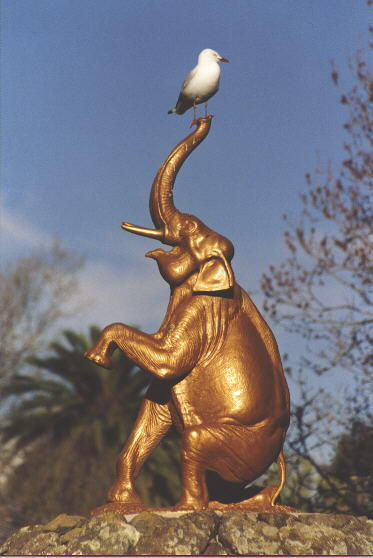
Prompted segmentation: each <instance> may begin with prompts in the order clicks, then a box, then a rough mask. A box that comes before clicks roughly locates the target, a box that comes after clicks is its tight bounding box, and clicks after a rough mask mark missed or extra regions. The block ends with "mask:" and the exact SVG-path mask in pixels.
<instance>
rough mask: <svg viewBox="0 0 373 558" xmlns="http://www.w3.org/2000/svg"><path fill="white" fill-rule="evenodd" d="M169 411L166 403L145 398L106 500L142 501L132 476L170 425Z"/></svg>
mask: <svg viewBox="0 0 373 558" xmlns="http://www.w3.org/2000/svg"><path fill="white" fill-rule="evenodd" d="M171 423H172V420H171V415H170V411H169V409H168V406H167V405H166V404H160V403H157V402H155V401H151V400H150V399H144V401H143V402H142V405H141V408H140V412H139V415H138V417H137V419H136V422H135V425H134V427H133V430H132V432H131V434H130V436H129V438H128V440H127V442H126V444H125V446H124V448H123V450H122V452H121V454H120V456H119V460H118V463H117V478H116V481H115V483H114V485H113V486H112V488H111V489H110V491H109V493H108V496H107V500H108V501H109V502H122V503H128V504H137V505H139V504H141V500H140V497H139V496H138V494H137V493H136V490H135V485H134V483H135V480H136V478H137V476H138V474H139V473H140V470H141V467H142V465H143V464H144V462H145V461H146V459H147V457H148V456H149V455H150V453H151V452H152V451H153V449H154V448H155V447H156V446H157V445H158V444H159V442H160V441H161V439H162V437H163V436H164V434H165V433H166V432H167V430H168V429H169V427H170V426H171Z"/></svg>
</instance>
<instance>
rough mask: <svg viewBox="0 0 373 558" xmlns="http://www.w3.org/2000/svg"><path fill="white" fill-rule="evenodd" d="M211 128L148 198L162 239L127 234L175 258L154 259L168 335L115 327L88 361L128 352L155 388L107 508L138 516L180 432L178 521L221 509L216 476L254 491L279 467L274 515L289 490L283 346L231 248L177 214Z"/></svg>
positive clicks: (174, 159)
mask: <svg viewBox="0 0 373 558" xmlns="http://www.w3.org/2000/svg"><path fill="white" fill-rule="evenodd" d="M211 119H212V117H211V116H208V117H206V118H200V119H199V120H198V121H197V127H196V129H195V130H194V131H193V132H192V133H191V134H190V135H189V136H188V137H186V138H185V139H184V140H182V141H181V142H180V143H179V144H178V145H177V146H176V147H175V148H174V149H173V151H172V152H171V153H170V154H169V156H168V157H167V159H166V160H165V161H164V163H163V164H162V165H161V167H160V169H159V171H158V173H157V175H156V177H155V179H154V182H153V186H152V189H151V193H150V213H151V217H152V220H153V223H154V226H155V228H154V229H150V228H144V227H139V226H136V225H132V224H130V223H127V222H125V223H123V224H122V227H123V228H124V229H125V230H127V231H129V232H132V233H135V234H138V235H143V236H146V237H149V238H151V239H157V240H159V241H161V242H162V243H163V244H166V245H169V246H171V247H172V248H171V249H170V250H168V251H166V250H163V249H161V248H157V249H155V250H152V251H150V252H148V253H147V254H146V256H147V257H148V258H152V259H154V260H155V261H156V262H157V264H158V268H159V271H160V273H161V275H162V277H163V278H164V279H165V281H167V283H169V285H170V300H169V304H168V308H167V311H166V315H165V317H164V320H163V322H162V324H161V326H160V329H159V330H158V331H157V332H156V333H152V334H148V333H144V332H142V331H139V330H137V329H135V328H133V327H130V326H127V325H124V324H121V323H114V324H111V325H109V326H107V327H106V328H105V329H104V330H103V331H102V332H101V335H100V338H99V340H98V342H97V343H96V344H95V346H94V347H93V348H92V349H90V350H89V351H87V353H86V354H85V356H86V357H87V358H88V359H90V360H92V361H93V362H95V363H97V364H99V365H101V366H103V367H105V368H110V367H111V364H112V363H111V354H112V353H113V351H114V350H115V349H117V348H119V349H120V350H121V351H122V352H123V353H124V354H125V355H126V356H127V357H128V358H129V359H130V360H131V361H132V362H134V363H135V364H136V365H137V366H139V367H140V368H142V369H143V370H145V371H147V372H148V373H149V374H150V376H151V377H152V379H151V383H150V386H149V389H148V391H147V394H146V396H145V398H144V400H143V402H142V405H141V408H140V411H139V415H138V417H137V419H136V422H135V425H134V428H133V430H132V433H131V434H130V436H129V438H128V440H127V443H126V444H125V446H124V448H123V450H122V452H121V454H120V457H119V461H118V465H117V478H116V482H115V484H114V486H113V487H112V488H111V490H110V491H109V493H108V502H111V503H115V504H118V505H120V506H121V510H122V511H123V510H124V511H126V512H128V513H134V512H135V511H138V510H141V509H145V506H144V504H142V502H141V500H140V498H139V496H138V494H137V493H136V490H135V487H134V482H135V479H136V477H137V476H138V474H139V472H140V469H141V467H142V465H143V463H144V462H145V461H146V459H147V458H148V456H149V455H150V453H151V452H152V450H153V449H154V448H155V447H156V446H157V445H158V444H159V442H160V440H161V439H162V437H163V436H164V435H165V433H166V432H167V430H168V429H169V427H170V426H171V425H172V424H173V425H175V426H176V428H177V430H178V431H179V433H180V435H181V437H182V449H181V469H182V471H181V473H182V490H181V496H180V501H179V503H178V504H177V505H176V506H175V508H174V509H179V510H196V509H205V508H208V507H213V506H212V502H210V504H209V499H210V495H209V490H208V485H207V482H206V473H207V472H211V471H212V472H213V473H214V474H215V475H216V477H217V478H219V479H222V480H223V481H229V483H243V484H245V483H246V484H248V483H250V482H252V481H254V480H255V479H257V478H258V477H259V476H260V475H262V474H263V473H264V472H265V471H266V470H267V469H268V467H269V466H270V465H271V464H272V463H273V462H275V461H276V460H277V461H278V464H279V468H280V477H281V482H280V483H279V486H271V487H269V488H268V487H267V488H266V489H264V490H263V491H262V493H261V494H259V495H257V496H255V497H254V498H253V499H248V500H247V503H248V505H250V502H251V500H254V501H255V502H262V504H263V505H264V506H266V505H270V506H274V504H275V500H276V498H277V496H278V495H279V492H280V491H281V489H282V487H283V485H284V482H285V461H284V456H283V453H282V447H283V443H284V438H285V434H286V431H287V428H288V425H289V392H288V387H287V383H286V380H285V376H284V373H283V369H282V365H281V359H280V355H279V351H278V348H277V343H276V340H275V338H274V336H273V334H272V332H271V330H270V328H269V327H268V325H267V324H266V322H265V321H264V319H263V317H262V316H261V314H260V313H259V311H258V309H257V308H256V306H255V305H254V303H253V302H252V300H251V299H250V297H249V295H248V294H247V293H246V292H245V291H244V290H243V289H242V288H241V287H240V286H239V285H238V284H237V282H236V281H235V277H234V273H233V270H232V267H231V260H232V258H233V252H234V248H233V245H232V243H231V242H230V241H229V240H228V239H227V238H225V237H224V236H222V235H220V234H218V233H216V232H214V231H213V230H211V229H209V228H208V227H207V226H206V225H205V224H204V223H202V221H200V220H199V219H198V218H197V217H194V216H193V215H189V214H188V213H181V212H180V211H179V210H178V209H176V207H175V206H174V201H173V186H174V182H175V178H176V175H177V173H178V171H179V170H180V168H181V166H182V164H183V162H184V161H185V159H186V158H187V157H188V156H189V155H190V153H191V152H192V151H193V150H194V149H195V148H196V147H197V146H198V145H199V144H200V143H201V142H202V141H203V140H204V138H205V137H206V136H207V134H208V133H209V130H210V127H211ZM228 503H229V502H228ZM275 507H276V506H275Z"/></svg>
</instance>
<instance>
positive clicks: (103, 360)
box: [84, 349, 113, 370]
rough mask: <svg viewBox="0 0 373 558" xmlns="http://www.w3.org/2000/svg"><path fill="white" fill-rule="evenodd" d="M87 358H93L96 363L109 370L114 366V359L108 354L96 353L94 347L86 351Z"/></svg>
mask: <svg viewBox="0 0 373 558" xmlns="http://www.w3.org/2000/svg"><path fill="white" fill-rule="evenodd" d="M84 356H85V358H87V359H88V360H91V361H92V362H94V363H95V364H98V365H99V366H102V367H103V368H108V369H109V370H110V369H111V368H113V361H112V360H111V358H110V357H109V356H107V355H102V354H101V353H96V352H95V351H94V349H91V350H90V351H86V352H85V353H84Z"/></svg>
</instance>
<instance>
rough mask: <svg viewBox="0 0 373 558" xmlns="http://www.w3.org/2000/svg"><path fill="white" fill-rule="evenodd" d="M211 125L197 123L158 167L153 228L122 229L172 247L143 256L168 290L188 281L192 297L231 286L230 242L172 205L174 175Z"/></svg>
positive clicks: (152, 205)
mask: <svg viewBox="0 0 373 558" xmlns="http://www.w3.org/2000/svg"><path fill="white" fill-rule="evenodd" d="M211 119H212V117H211V116H209V117H207V118H200V119H199V120H198V126H197V128H196V130H195V131H194V132H192V133H191V134H190V135H189V136H188V137H187V138H185V139H184V140H182V141H181V142H180V143H179V144H178V145H177V146H176V147H175V148H174V149H173V151H172V152H171V153H170V154H169V156H168V157H167V159H166V160H165V161H164V162H163V164H162V165H161V167H160V169H159V171H158V173H157V175H156V177H155V179H154V182H153V186H152V189H151V193H150V201H149V206H150V215H151V218H152V221H153V223H154V226H155V228H154V229H149V228H145V227H139V226H136V225H132V224H131V223H127V222H124V223H123V224H122V227H123V228H124V229H125V230H127V231H130V232H132V233H135V234H139V235H142V236H147V237H150V238H155V239H157V240H160V241H161V242H162V243H163V244H167V245H169V246H172V249H171V250H169V251H166V250H163V249H161V248H158V249H156V250H152V251H150V252H148V253H147V254H146V256H147V257H149V258H154V259H155V260H156V261H157V263H158V267H159V270H160V273H161V275H162V277H163V278H164V279H165V280H166V281H167V282H168V283H169V284H170V285H171V286H172V287H175V286H178V285H180V284H182V283H183V282H184V281H185V280H187V279H189V278H190V277H192V276H193V279H192V281H193V291H194V292H214V291H226V290H228V289H231V288H232V287H233V285H234V276H233V271H232V269H231V266H230V262H231V260H232V258H233V253H234V248H233V245H232V243H231V242H230V240H228V239H227V238H225V237H224V236H222V235H220V234H218V233H216V232H214V231H213V230H211V229H209V228H208V227H207V226H206V225H205V224H204V223H202V221H201V220H200V219H198V218H197V217H195V216H194V215H189V214H188V213H182V212H180V211H179V210H178V209H176V207H175V205H174V201H173V186H174V182H175V179H176V175H177V173H178V172H179V170H180V168H181V166H182V164H183V163H184V161H185V160H186V158H187V157H188V156H189V155H190V153H191V152H192V151H193V150H194V149H195V148H196V147H197V146H198V145H199V144H200V143H201V142H202V141H203V140H204V139H205V137H206V136H207V134H208V133H209V130H210V126H211ZM194 276H195V280H194Z"/></svg>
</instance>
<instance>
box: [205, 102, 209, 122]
mask: <svg viewBox="0 0 373 558" xmlns="http://www.w3.org/2000/svg"><path fill="white" fill-rule="evenodd" d="M208 104H209V102H208V101H206V102H205V118H207V117H208V113H207V107H208Z"/></svg>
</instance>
